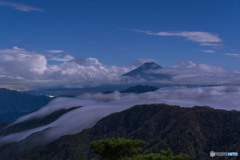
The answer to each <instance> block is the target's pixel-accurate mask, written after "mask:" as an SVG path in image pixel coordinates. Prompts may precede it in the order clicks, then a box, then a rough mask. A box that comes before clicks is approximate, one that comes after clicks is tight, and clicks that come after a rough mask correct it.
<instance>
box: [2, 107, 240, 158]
mask: <svg viewBox="0 0 240 160" xmlns="http://www.w3.org/2000/svg"><path fill="white" fill-rule="evenodd" d="M239 123H240V112H237V111H224V110H215V109H212V108H209V107H194V108H181V107H178V106H168V105H164V104H160V105H157V104H156V105H140V106H135V107H133V108H130V109H128V110H126V111H123V112H120V113H115V114H112V115H110V116H108V117H106V118H103V119H102V120H101V121H99V122H98V123H97V124H96V125H95V126H94V127H93V128H91V129H86V130H84V131H82V132H81V133H79V134H76V135H71V136H64V137H62V138H60V139H58V140H56V141H55V142H52V143H50V144H48V145H46V146H45V147H42V148H40V149H37V150H35V151H33V152H31V153H26V154H25V155H24V156H23V157H22V159H25V160H28V159H29V160H30V159H35V160H38V159H39V160H40V159H51V160H63V159H71V160H75V159H76V160H77V159H81V160H86V159H89V158H90V157H92V156H93V152H92V151H91V149H90V147H89V144H90V142H91V141H93V140H97V139H103V138H111V137H125V138H132V139H142V140H144V141H147V146H146V147H145V150H148V151H150V152H159V151H160V150H161V149H167V148H168V147H170V148H172V150H173V151H174V153H176V154H179V153H187V154H189V155H191V156H192V158H193V159H196V160H202V159H209V158H210V157H209V152H210V151H212V150H213V151H233V152H239V151H240V150H239V149H240V143H239V142H240V138H239V133H240V126H239ZM1 150H2V151H1V155H2V154H3V153H5V154H7V150H4V149H3V148H1ZM7 155H9V154H7ZM0 158H1V157H0ZM17 159H18V158H17ZM215 159H217V158H215Z"/></svg>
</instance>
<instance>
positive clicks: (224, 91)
mask: <svg viewBox="0 0 240 160" xmlns="http://www.w3.org/2000/svg"><path fill="white" fill-rule="evenodd" d="M239 96H240V87H238V86H215V87H166V88H160V89H159V90H157V91H154V92H147V93H142V94H134V93H119V92H114V93H110V94H102V93H95V94H90V93H85V94H82V95H79V96H78V97H76V98H64V97H62V98H56V99H54V100H53V101H51V102H50V103H49V104H48V105H46V106H44V107H43V108H41V109H40V110H38V111H36V112H33V113H31V114H28V115H26V116H23V117H20V118H19V119H18V120H16V121H15V122H13V123H12V124H10V126H11V125H14V124H17V123H20V122H23V121H26V120H29V119H31V118H38V117H44V116H46V115H49V114H51V113H53V112H54V111H57V110H59V109H63V108H65V109H68V108H71V107H75V106H82V107H80V108H77V109H75V110H72V111H70V112H67V113H65V114H64V115H63V116H61V117H60V118H58V119H57V120H56V121H54V122H52V123H50V124H48V125H45V126H41V127H36V128H33V129H29V130H26V131H23V132H17V133H12V134H9V135H6V136H2V137H0V144H1V145H2V144H6V143H11V142H19V141H22V140H24V139H26V138H27V137H29V136H30V135H32V134H34V133H38V132H41V131H44V132H45V134H44V136H43V137H38V138H40V139H41V138H42V139H44V141H46V142H50V141H53V140H55V139H57V138H59V137H61V136H63V135H69V134H76V133H79V132H81V131H82V130H83V129H86V128H91V127H93V126H94V125H95V124H96V123H97V122H98V121H99V120H100V119H102V118H103V117H106V116H108V115H110V114H111V113H115V112H120V111H123V110H126V109H128V108H130V107H132V106H134V105H137V104H154V103H166V104H170V105H180V106H182V107H193V106H196V105H198V106H210V107H213V108H216V109H225V110H240V98H239Z"/></svg>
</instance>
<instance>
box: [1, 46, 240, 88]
mask: <svg viewBox="0 0 240 160" xmlns="http://www.w3.org/2000/svg"><path fill="white" fill-rule="evenodd" d="M228 55H229V56H230V54H229V53H228ZM233 55H234V56H238V55H237V54H236V55H235V54H233ZM233 55H232V54H231V56H233ZM49 61H58V62H59V63H57V64H49ZM152 61H154V60H152V59H140V60H138V61H137V65H141V64H142V63H145V62H152ZM134 68H136V64H135V66H130V67H118V66H106V65H104V64H102V63H101V62H99V60H98V59H97V58H93V57H89V58H74V57H73V56H71V55H62V56H54V55H53V56H48V57H47V58H46V57H45V56H44V55H42V54H40V53H38V52H35V51H28V50H25V49H22V48H20V47H17V46H15V47H13V48H12V49H0V83H1V85H2V86H8V88H11V89H23V88H24V89H39V88H54V87H66V88H82V87H94V86H98V85H103V84H129V83H132V84H134V83H135V84H136V83H140V82H142V83H152V82H153V83H155V82H156V83H167V84H181V85H203V84H204V85H223V84H240V73H239V72H234V71H232V70H230V69H227V68H224V67H222V66H213V65H209V64H201V63H200V64H195V63H193V62H191V61H187V60H183V61H180V62H179V64H178V65H177V66H173V67H168V68H161V69H159V70H149V71H146V73H149V74H168V75H171V79H170V80H165V81H163V80H159V79H153V80H151V82H149V81H147V80H144V79H140V78H139V79H138V78H132V79H131V78H130V79H129V78H126V77H123V76H121V75H122V74H124V73H126V72H129V71H130V70H132V69H134ZM156 77H157V76H156ZM9 86H11V87H9Z"/></svg>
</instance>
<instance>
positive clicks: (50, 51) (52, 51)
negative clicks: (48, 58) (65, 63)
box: [48, 50, 64, 53]
mask: <svg viewBox="0 0 240 160" xmlns="http://www.w3.org/2000/svg"><path fill="white" fill-rule="evenodd" d="M48 52H49V53H63V52H64V51H63V50H48Z"/></svg>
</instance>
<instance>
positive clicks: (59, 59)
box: [50, 54, 75, 62]
mask: <svg viewBox="0 0 240 160" xmlns="http://www.w3.org/2000/svg"><path fill="white" fill-rule="evenodd" d="M74 59H75V58H74V57H73V56H71V55H69V54H67V55H65V56H63V57H62V58H61V57H58V56H52V57H51V58H50V60H54V61H61V62H68V61H72V60H74Z"/></svg>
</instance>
